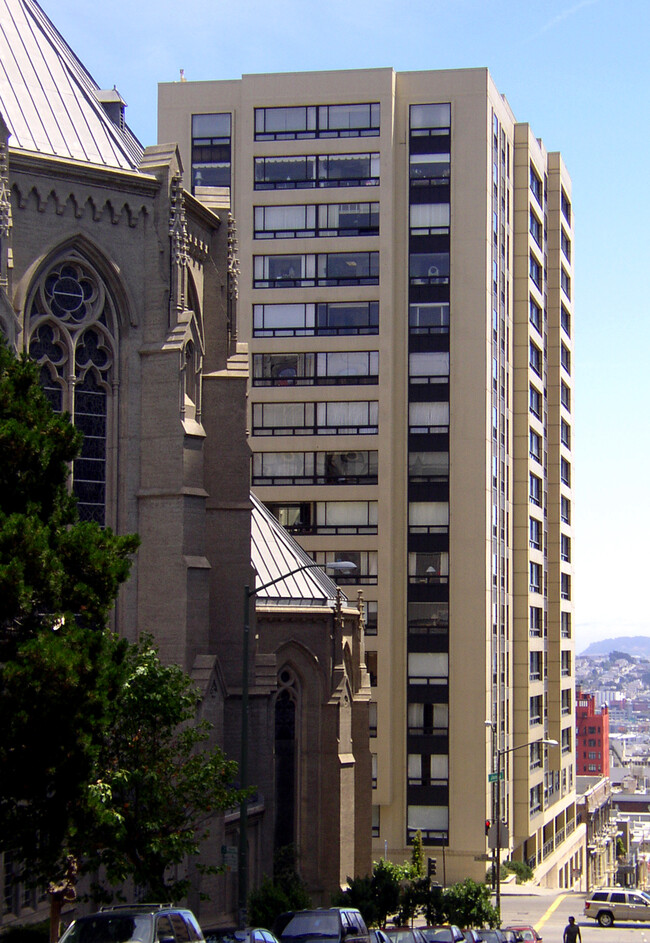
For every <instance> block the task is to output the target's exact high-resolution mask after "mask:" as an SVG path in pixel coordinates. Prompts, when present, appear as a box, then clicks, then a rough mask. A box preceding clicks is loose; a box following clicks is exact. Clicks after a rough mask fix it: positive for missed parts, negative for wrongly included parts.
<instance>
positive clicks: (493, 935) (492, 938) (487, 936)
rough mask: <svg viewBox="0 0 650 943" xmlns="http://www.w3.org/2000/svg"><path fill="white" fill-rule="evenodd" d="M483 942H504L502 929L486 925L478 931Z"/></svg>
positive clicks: (504, 937) (504, 936)
mask: <svg viewBox="0 0 650 943" xmlns="http://www.w3.org/2000/svg"><path fill="white" fill-rule="evenodd" d="M478 932H479V933H480V934H481V939H482V940H483V941H484V943H506V935H505V933H504V932H503V930H496V929H494V928H493V927H486V928H485V929H483V928H482V927H481V929H480V930H479V931H478Z"/></svg>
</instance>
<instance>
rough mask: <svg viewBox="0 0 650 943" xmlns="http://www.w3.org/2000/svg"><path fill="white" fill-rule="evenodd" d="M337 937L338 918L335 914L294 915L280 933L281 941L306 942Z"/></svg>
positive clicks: (325, 912)
mask: <svg viewBox="0 0 650 943" xmlns="http://www.w3.org/2000/svg"><path fill="white" fill-rule="evenodd" d="M338 936H339V918H338V914H336V913H328V912H327V911H323V913H313V912H312V913H306V914H296V915H295V916H294V917H292V918H291V920H290V921H289V923H288V924H287V925H286V927H285V928H284V930H283V931H282V938H283V939H298V938H300V939H301V940H306V939H309V938H310V937H311V938H315V937H334V938H335V939H336V938H338Z"/></svg>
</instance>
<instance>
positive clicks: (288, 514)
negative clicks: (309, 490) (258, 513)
mask: <svg viewBox="0 0 650 943" xmlns="http://www.w3.org/2000/svg"><path fill="white" fill-rule="evenodd" d="M266 507H267V508H268V510H269V511H270V512H271V514H272V515H273V516H274V517H275V518H276V519H277V520H278V521H279V523H280V524H282V526H283V527H284V528H285V530H288V531H289V533H291V534H311V533H313V516H314V506H313V504H312V503H311V502H310V501H302V502H296V503H293V504H275V503H273V504H267V505H266Z"/></svg>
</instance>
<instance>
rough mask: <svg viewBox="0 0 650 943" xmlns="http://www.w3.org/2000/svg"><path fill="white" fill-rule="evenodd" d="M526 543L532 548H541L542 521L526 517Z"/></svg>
mask: <svg viewBox="0 0 650 943" xmlns="http://www.w3.org/2000/svg"><path fill="white" fill-rule="evenodd" d="M528 545H529V546H530V547H531V548H532V549H533V550H541V549H542V522H541V521H538V520H537V518H536V517H529V518H528Z"/></svg>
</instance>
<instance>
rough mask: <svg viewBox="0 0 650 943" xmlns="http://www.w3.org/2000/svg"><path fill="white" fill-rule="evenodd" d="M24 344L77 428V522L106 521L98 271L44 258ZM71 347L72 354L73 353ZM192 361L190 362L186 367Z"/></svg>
mask: <svg viewBox="0 0 650 943" xmlns="http://www.w3.org/2000/svg"><path fill="white" fill-rule="evenodd" d="M27 310H28V311H29V323H28V350H29V355H30V357H31V359H32V360H34V361H36V363H37V364H38V365H39V367H40V379H41V385H42V387H43V390H44V392H45V395H46V396H47V398H48V400H49V402H50V405H51V406H52V408H53V409H54V411H55V412H63V411H67V412H69V413H70V415H71V418H72V421H73V423H74V425H75V427H76V428H77V429H79V430H80V431H81V432H82V433H83V442H82V446H81V452H80V454H79V455H78V456H77V458H75V460H74V461H73V463H72V491H73V493H74V495H75V497H76V498H77V509H78V512H79V517H80V518H81V520H82V521H93V522H95V523H97V524H100V525H101V526H102V527H103V526H104V525H105V524H106V522H107V521H106V517H107V504H108V499H109V498H110V495H109V494H108V493H107V488H109V487H110V480H111V475H110V474H109V473H108V471H109V467H110V451H109V446H110V437H111V428H112V418H113V415H114V409H115V405H114V390H115V389H116V388H117V383H116V375H115V371H116V351H117V324H118V321H117V312H116V308H115V306H114V305H113V302H112V300H111V296H110V293H109V291H108V289H107V286H106V285H105V283H104V281H103V279H102V278H101V277H100V275H99V274H98V273H97V272H96V271H95V270H94V269H93V268H92V267H91V266H90V264H88V263H87V262H86V261H85V260H83V259H82V258H81V257H80V256H79V255H77V254H76V253H73V254H72V255H71V256H70V257H69V258H67V259H66V260H64V261H63V262H57V263H55V264H52V265H50V267H49V268H48V269H46V270H45V273H44V274H43V275H42V276H41V278H40V280H39V283H38V285H37V286H35V288H34V290H33V291H32V294H31V296H30V299H28V302H27ZM72 352H74V353H72ZM194 366H195V362H194V360H192V362H191V365H190V364H188V368H187V369H188V371H189V370H190V369H191V368H193V367H194Z"/></svg>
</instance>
